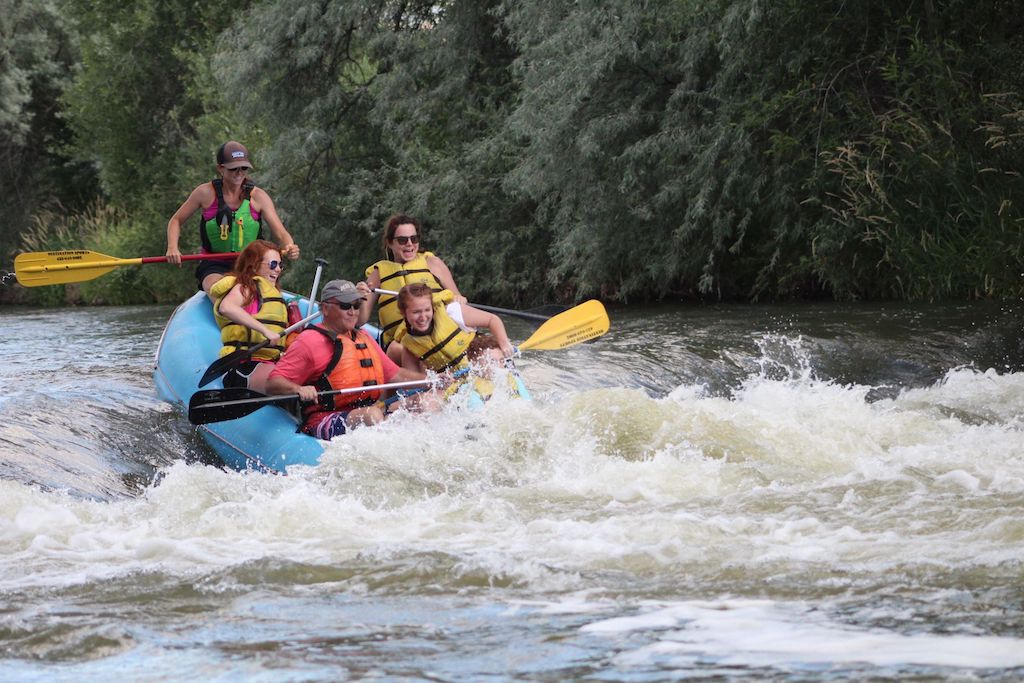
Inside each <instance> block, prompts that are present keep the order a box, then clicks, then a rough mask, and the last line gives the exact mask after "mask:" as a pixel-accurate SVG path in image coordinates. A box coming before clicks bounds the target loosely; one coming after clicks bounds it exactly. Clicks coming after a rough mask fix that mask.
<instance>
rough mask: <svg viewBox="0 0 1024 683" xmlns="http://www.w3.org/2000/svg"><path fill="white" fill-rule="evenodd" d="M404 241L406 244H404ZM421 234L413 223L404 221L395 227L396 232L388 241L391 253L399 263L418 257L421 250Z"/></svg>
mask: <svg viewBox="0 0 1024 683" xmlns="http://www.w3.org/2000/svg"><path fill="white" fill-rule="evenodd" d="M403 242H404V244H403ZM419 243H420V236H419V234H418V233H417V232H416V226H415V225H413V224H412V223H402V224H401V225H399V226H398V227H397V228H395V234H394V236H393V237H392V238H391V240H390V241H389V242H388V245H389V246H390V247H391V253H392V254H394V255H395V260H396V261H398V262H399V263H408V262H409V261H412V260H413V259H414V258H416V254H417V253H418V252H419V249H420V246H419Z"/></svg>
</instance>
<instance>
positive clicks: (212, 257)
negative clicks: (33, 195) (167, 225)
mask: <svg viewBox="0 0 1024 683" xmlns="http://www.w3.org/2000/svg"><path fill="white" fill-rule="evenodd" d="M50 253H52V254H58V253H59V252H50ZM67 253H74V252H67ZM55 258H57V259H60V257H59V256H56V257H55ZM236 258H238V253H237V252H232V253H225V254H182V256H181V260H182V261H199V260H207V261H227V260H229V259H231V260H234V259H236ZM140 263H167V257H166V256H141V257H139V258H110V259H106V260H103V261H69V262H63V263H61V262H58V263H48V264H46V265H42V266H25V267H24V268H22V269H21V270H22V272H25V273H50V272H53V271H63V270H84V269H86V268H105V267H107V266H131V265H137V264H140Z"/></svg>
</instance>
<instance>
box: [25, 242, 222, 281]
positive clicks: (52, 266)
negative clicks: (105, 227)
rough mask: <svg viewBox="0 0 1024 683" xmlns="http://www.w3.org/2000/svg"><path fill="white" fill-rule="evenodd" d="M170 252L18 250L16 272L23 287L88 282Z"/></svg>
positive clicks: (214, 256) (218, 256) (162, 259)
mask: <svg viewBox="0 0 1024 683" xmlns="http://www.w3.org/2000/svg"><path fill="white" fill-rule="evenodd" d="M237 256H238V254H236V253H228V254H185V255H184V256H182V257H181V259H182V260H183V261H194V260H200V259H209V260H227V259H234V258H237ZM167 261H168V259H167V257H166V256H142V257H139V258H116V257H114V256H107V255H106V254H101V253H99V252H96V251H89V250H88V249H75V250H66V251H31V252H26V253H24V254H18V255H17V256H16V257H15V259H14V272H15V274H16V275H17V276H18V282H19V283H20V284H21V285H22V286H23V287H39V286H41V285H68V284H72V283H75V282H85V281H87V280H92V279H94V278H97V277H99V276H101V275H106V274H107V273H109V272H110V271H112V270H113V269H115V268H117V267H119V266H133V265H138V264H142V263H167Z"/></svg>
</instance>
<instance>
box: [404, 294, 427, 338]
mask: <svg viewBox="0 0 1024 683" xmlns="http://www.w3.org/2000/svg"><path fill="white" fill-rule="evenodd" d="M433 320H434V301H433V299H432V298H431V297H429V296H417V297H414V298H412V299H410V300H409V303H408V304H407V305H406V307H405V324H406V325H408V326H409V329H410V330H412V331H413V332H415V333H416V334H423V333H425V332H427V331H428V330H429V329H430V323H431V322H433Z"/></svg>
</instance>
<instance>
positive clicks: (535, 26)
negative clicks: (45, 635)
mask: <svg viewBox="0 0 1024 683" xmlns="http://www.w3.org/2000/svg"><path fill="white" fill-rule="evenodd" d="M12 1H13V8H14V9H13V10H12V11H10V12H7V13H6V15H7V16H6V17H5V18H3V19H0V27H2V28H3V30H4V31H5V35H8V34H9V33H10V30H9V29H8V27H7V23H10V22H14V23H17V21H18V20H19V19H18V17H24V16H25V15H26V13H31V12H38V13H40V16H42V17H44V18H45V19H46V21H43V22H33V25H34V26H44V27H49V28H48V30H47V31H43V32H42V33H38V34H33V35H34V36H36V37H33V38H31V39H29V37H28V36H27V35H23V34H22V33H21V30H18V29H15V30H14V33H15V34H17V35H18V38H19V41H16V42H14V43H10V45H11V47H8V44H9V43H8V41H6V40H5V43H4V46H5V47H4V48H3V49H4V50H5V52H4V59H3V61H0V89H3V91H4V93H5V94H6V93H7V92H8V90H12V91H13V92H16V93H17V94H18V97H17V98H12V99H8V98H7V97H5V98H4V103H3V105H0V133H2V135H3V138H2V139H0V145H2V146H0V153H2V154H5V155H6V156H5V160H6V159H7V158H8V157H10V155H11V154H15V155H17V154H21V155H23V156H21V157H12V158H14V159H15V163H14V166H18V167H19V168H17V170H16V171H14V170H11V165H12V164H11V163H10V162H6V161H5V166H4V169H2V170H3V172H4V173H5V174H7V175H5V177H4V180H5V186H7V182H6V181H8V178H11V180H10V182H11V184H12V185H13V186H17V187H24V186H26V185H30V186H32V187H33V188H38V189H37V190H36V191H39V192H43V191H45V193H46V197H47V198H53V199H59V200H62V201H67V198H69V197H80V196H81V191H82V188H83V187H84V186H86V185H87V183H86V184H83V179H82V178H81V175H80V174H79V175H77V176H74V177H71V176H67V175H65V176H61V175H60V174H59V173H58V169H59V168H66V167H70V166H74V164H75V163H77V164H79V166H78V167H80V166H81V164H84V163H88V164H89V168H91V169H93V173H94V175H93V176H92V177H93V178H94V179H95V181H96V182H98V183H99V186H100V188H101V196H100V200H101V202H102V203H105V204H108V205H112V206H114V207H116V210H115V211H114V213H113V214H111V215H115V216H116V220H112V221H111V223H110V225H109V226H108V228H107V229H106V230H96V231H90V232H88V234H89V235H92V236H93V237H91V238H90V239H94V240H99V239H104V240H107V243H108V244H110V245H111V246H112V247H113V246H116V245H120V247H121V248H122V249H128V248H132V249H134V250H135V251H133V252H131V253H129V252H127V251H123V252H120V253H118V255H122V256H138V255H148V254H158V253H162V252H163V249H164V226H165V224H166V219H167V217H169V216H170V214H171V212H172V211H173V210H174V208H175V207H176V205H177V204H178V203H180V202H181V201H182V200H183V199H184V198H185V196H186V195H187V193H188V191H189V190H190V189H191V188H192V187H194V185H195V184H197V183H198V182H201V181H202V180H204V179H206V178H208V177H210V175H211V174H212V171H213V163H212V155H213V150H215V149H216V147H217V146H218V145H219V144H220V143H221V142H223V141H224V140H225V139H227V138H229V137H232V138H237V139H240V140H243V141H244V142H246V144H248V145H249V146H250V149H251V151H252V152H253V154H254V157H255V161H256V165H257V175H256V179H257V181H258V182H259V183H260V184H261V185H262V186H264V187H266V188H267V189H268V191H269V192H270V193H271V196H273V197H274V199H275V202H276V203H277V205H278V208H279V209H280V211H281V213H282V215H283V216H284V218H285V222H286V225H288V227H289V229H290V230H291V232H292V233H293V235H294V236H295V237H296V239H297V241H298V242H299V243H300V245H301V246H302V247H303V251H304V254H305V255H306V256H307V258H305V259H303V262H302V265H301V267H300V268H299V269H298V271H297V273H296V272H295V271H293V272H292V273H290V276H291V277H292V278H293V279H291V280H288V281H286V284H289V285H290V286H291V287H293V288H296V289H300V290H301V289H304V288H305V285H304V282H308V277H306V276H308V275H309V273H310V272H311V270H312V267H311V265H310V262H311V259H310V258H308V257H311V256H323V257H325V258H327V259H329V260H330V261H331V275H341V276H346V277H349V278H357V277H359V276H360V275H361V273H362V270H363V268H364V267H365V266H366V265H367V264H369V263H371V262H372V261H373V260H375V259H376V258H377V257H378V255H379V252H380V244H379V239H380V229H381V225H382V223H383V221H384V219H385V218H386V217H387V216H388V215H389V214H390V213H393V212H395V211H403V212H407V213H413V214H416V215H419V216H421V217H422V218H423V219H424V220H425V222H426V230H425V233H426V242H427V246H428V248H430V249H432V250H434V251H436V252H437V253H438V254H440V255H441V256H443V257H444V258H445V260H446V261H447V262H448V263H449V265H450V266H451V267H452V270H453V272H454V273H455V275H456V278H457V279H458V281H459V283H460V287H461V288H462V289H463V290H464V291H465V292H468V293H469V294H470V295H471V298H472V299H476V300H479V301H488V302H493V303H506V304H523V303H529V302H536V301H540V300H554V299H560V300H565V301H571V300H576V299H579V298H581V297H584V296H593V295H597V296H602V297H605V298H607V299H609V300H634V299H660V298H665V297H714V298H754V299H757V298H761V299H764V298H789V297H807V296H834V297H836V298H843V299H852V298H904V299H931V298H947V297H1016V296H1019V295H1020V294H1021V291H1022V285H1021V282H1022V278H1021V275H1020V274H1021V273H1022V272H1024V269H1022V266H1024V253H1022V250H1024V244H1022V230H1024V214H1022V207H1024V186H1022V182H1021V178H1020V170H1021V166H1022V164H1021V162H1022V161H1024V69H1022V68H1021V67H1020V64H1021V62H1020V55H1021V54H1022V48H1024V18H1022V15H1021V13H1020V12H1019V11H1018V8H1017V6H1016V3H1013V2H1010V1H1009V0H980V1H977V2H968V1H967V0H893V1H892V2H886V3H847V2H840V1H838V0H836V1H830V0H825V1H823V2H816V3H807V2H798V1H797V0H773V1H772V2H767V1H765V0H701V1H700V2H697V1H696V0H672V1H653V0H651V1H643V0H640V1H638V0H604V1H599V0H588V1H582V2H581V1H577V2H564V1H559V0H555V1H551V0H514V1H513V0H505V1H501V0H473V1H467V0H446V1H441V2H426V1H419V2H417V1H416V0H404V1H401V0H347V1H340V0H316V1H313V0H287V1H286V0H263V1H262V2H253V3H249V4H248V5H247V6H246V5H245V4H241V5H234V6H233V10H232V12H230V13H228V12H224V11H222V10H220V9H217V6H216V4H209V5H202V4H200V5H196V4H194V3H188V2H182V1H181V0H170V1H168V2H159V3H157V2H155V1H154V0H146V1H144V2H138V3H129V4H123V3H113V2H110V0H100V1H99V2H90V3H85V2H82V1H81V0H65V1H64V2H60V1H59V0H47V2H44V3H33V4H31V5H30V4H29V3H25V2H21V1H19V0H0V4H11V3H12ZM30 7H31V8H37V9H31V10H30V9H28V8H30ZM59 17H66V18H67V22H65V21H63V20H60V21H58V18H59ZM2 22H7V23H2ZM68 22H69V23H68ZM69 27H73V28H69ZM15 46H18V47H17V49H15ZM58 48H60V49H58ZM54 55H62V56H63V57H62V59H64V60H65V64H66V65H69V66H71V67H73V69H72V70H70V71H69V70H68V69H67V68H64V69H55V68H54V64H53V63H52V62H53V59H54V57H53V56H54ZM12 64H13V65H14V67H12V66H11V65H12ZM69 74H70V76H71V80H70V82H66V81H67V79H68V77H69ZM29 82H31V83H35V84H36V85H35V86H34V89H33V88H29V87H28V86H26V85H25V84H26V83H29ZM56 103H59V104H60V106H61V107H63V109H62V110H61V111H60V112H59V113H58V112H54V111H53V106H54V105H55V104H56ZM47 107H50V109H48V111H50V112H52V113H51V114H50V115H49V116H48V117H42V118H40V117H39V116H38V115H37V116H36V118H33V117H32V116H31V115H30V113H31V112H33V111H39V110H41V109H46V108H47ZM32 126H35V127H36V128H45V127H47V126H48V127H49V128H48V129H46V130H42V131H41V132H38V133H37V136H36V138H31V136H30V135H29V132H30V131H31V130H33V129H32ZM30 140H35V141H34V142H29V141H30ZM33 156H34V157H35V158H39V159H41V160H43V161H45V162H46V163H41V164H39V165H38V166H37V167H35V166H34V167H33V168H32V172H34V173H36V174H37V180H36V181H32V180H30V179H28V178H25V177H21V176H17V175H15V173H16V172H17V173H27V172H28V170H26V167H27V166H31V165H26V164H24V163H20V164H19V163H17V159H25V158H29V157H33ZM40 174H41V175H40ZM38 178H44V179H45V182H40V181H39V180H38ZM86 180H87V179H86ZM46 204H47V202H44V201H41V200H39V199H35V200H32V201H28V202H26V203H24V204H23V205H22V208H23V213H22V214H21V215H16V217H15V223H14V225H15V226H16V227H15V229H16V230H17V231H18V232H19V233H20V234H22V235H23V237H31V239H32V240H34V241H33V242H31V243H32V244H41V243H49V244H51V245H52V246H89V245H80V244H67V243H61V244H56V242H59V241H60V240H61V239H65V238H63V237H61V235H62V232H61V230H62V228H61V223H60V221H57V222H56V223H55V222H54V219H53V214H52V212H51V213H50V214H41V215H36V216H35V217H34V218H35V220H34V222H33V215H32V212H31V209H32V207H33V206H36V205H39V206H43V205H46ZM79 204H80V201H79ZM89 210H90V211H91V212H92V213H91V214H90V216H94V217H95V216H99V215H107V214H105V213H103V212H104V211H105V209H103V208H102V207H100V208H96V207H93V208H91V209H89ZM47 216H49V217H50V218H47ZM40 218H42V220H40ZM65 232H66V230H65ZM186 238H187V239H195V236H194V235H186ZM187 239H186V240H185V241H184V244H183V246H185V247H186V248H187V247H189V246H192V247H194V246H196V245H195V244H191V245H190V244H189V243H188V241H187ZM24 244H28V242H25V243H24ZM24 244H23V246H22V248H25V247H24ZM8 246H10V245H8ZM143 252H146V253H145V254H144V253H143ZM125 278H126V285H125V286H126V287H127V285H129V284H130V287H131V288H132V289H135V288H138V291H139V292H140V294H139V296H140V298H143V299H148V298H149V297H151V296H155V297H158V298H159V297H166V298H171V299H173V298H176V297H179V296H181V295H182V294H183V293H185V292H186V291H187V290H188V288H189V287H190V286H191V284H192V283H191V281H190V280H189V278H188V277H186V276H184V275H182V276H179V277H177V278H176V280H177V281H179V282H178V285H177V286H169V285H170V283H171V282H174V281H175V278H174V277H168V275H167V269H164V270H163V271H162V272H158V269H155V268H152V269H149V270H148V271H146V272H140V273H136V274H135V275H133V276H130V277H129V276H125ZM120 289H124V287H121V288H119V287H118V286H103V287H101V286H99V285H97V286H96V287H94V288H93V289H92V290H90V289H88V288H84V290H82V291H79V295H80V296H83V297H84V298H86V299H90V300H109V301H113V300H124V298H125V296H126V295H125V293H124V292H123V291H120ZM76 291H78V290H76ZM83 291H84V293H82V292H83ZM90 292H91V293H90Z"/></svg>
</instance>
